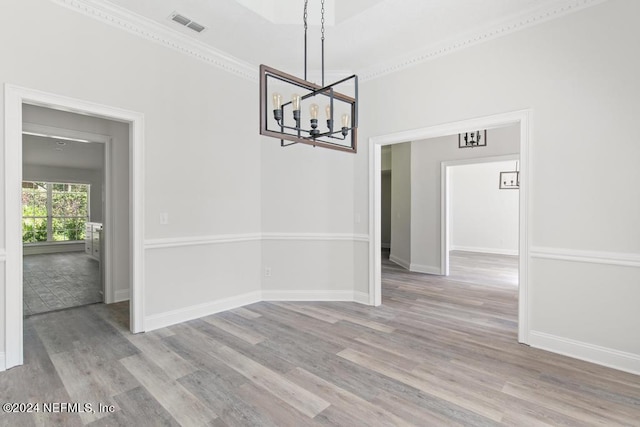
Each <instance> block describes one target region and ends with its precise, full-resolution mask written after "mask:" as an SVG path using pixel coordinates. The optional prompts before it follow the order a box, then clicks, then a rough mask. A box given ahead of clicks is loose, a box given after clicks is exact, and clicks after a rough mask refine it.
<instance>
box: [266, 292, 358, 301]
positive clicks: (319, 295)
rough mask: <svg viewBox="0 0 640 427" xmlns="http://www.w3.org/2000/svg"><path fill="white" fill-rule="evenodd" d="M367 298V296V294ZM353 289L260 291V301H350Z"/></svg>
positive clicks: (352, 297) (352, 296)
mask: <svg viewBox="0 0 640 427" xmlns="http://www.w3.org/2000/svg"><path fill="white" fill-rule="evenodd" d="M367 299H368V296H367ZM354 300H355V298H354V292H353V291H329V290H320V291H295V290H292V291H289V290H286V291H285V290H280V291H262V301H351V302H353V301H354Z"/></svg>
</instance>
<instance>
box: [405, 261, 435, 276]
mask: <svg viewBox="0 0 640 427" xmlns="http://www.w3.org/2000/svg"><path fill="white" fill-rule="evenodd" d="M409 270H410V271H413V272H414V273H424V274H436V275H438V276H442V274H440V267H435V266H433V265H424V264H414V263H411V264H410V265H409Z"/></svg>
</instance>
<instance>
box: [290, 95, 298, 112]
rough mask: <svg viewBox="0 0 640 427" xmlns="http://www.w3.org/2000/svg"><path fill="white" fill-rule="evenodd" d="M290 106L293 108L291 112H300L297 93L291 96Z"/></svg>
mask: <svg viewBox="0 0 640 427" xmlns="http://www.w3.org/2000/svg"><path fill="white" fill-rule="evenodd" d="M291 105H292V107H293V111H300V95H298V94H297V93H294V94H293V95H291Z"/></svg>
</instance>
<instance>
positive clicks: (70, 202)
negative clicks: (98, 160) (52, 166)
mask: <svg viewBox="0 0 640 427" xmlns="http://www.w3.org/2000/svg"><path fill="white" fill-rule="evenodd" d="M88 217H89V185H87V184H66V183H47V182H28V181H25V182H23V183H22V241H23V243H36V242H47V241H77V240H83V239H84V235H85V224H86V222H87V220H88Z"/></svg>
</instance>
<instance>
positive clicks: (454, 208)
mask: <svg viewBox="0 0 640 427" xmlns="http://www.w3.org/2000/svg"><path fill="white" fill-rule="evenodd" d="M514 170H516V161H515V160H513V161H506V162H491V163H476V164H470V165H459V166H452V167H451V168H450V172H449V173H450V175H449V209H450V211H449V218H450V221H449V233H450V234H449V239H450V246H449V248H450V250H461V251H470V252H483V253H492V254H503V255H517V254H518V221H519V211H520V209H519V208H518V195H519V191H518V190H515V189H503V190H501V189H500V188H499V183H498V181H499V177H500V172H504V171H514Z"/></svg>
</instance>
